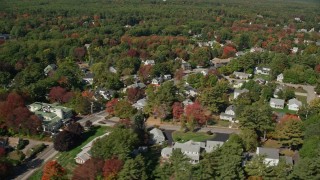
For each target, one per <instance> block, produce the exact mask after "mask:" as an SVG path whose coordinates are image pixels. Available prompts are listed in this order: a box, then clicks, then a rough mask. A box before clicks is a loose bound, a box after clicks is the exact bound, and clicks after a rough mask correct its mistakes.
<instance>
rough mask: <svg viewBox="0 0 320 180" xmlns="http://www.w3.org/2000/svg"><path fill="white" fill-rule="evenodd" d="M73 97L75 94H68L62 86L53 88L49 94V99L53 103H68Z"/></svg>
mask: <svg viewBox="0 0 320 180" xmlns="http://www.w3.org/2000/svg"><path fill="white" fill-rule="evenodd" d="M72 96H73V93H71V92H67V90H66V89H65V88H62V87H60V86H57V87H52V88H51V90H50V92H49V99H50V101H51V102H59V103H66V102H68V101H69V100H70V99H71V98H72Z"/></svg>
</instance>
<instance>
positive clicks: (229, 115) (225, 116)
mask: <svg viewBox="0 0 320 180" xmlns="http://www.w3.org/2000/svg"><path fill="white" fill-rule="evenodd" d="M235 117H236V110H235V106H234V105H230V106H229V107H227V109H226V110H225V112H224V113H221V114H220V119H222V120H227V121H234V120H235Z"/></svg>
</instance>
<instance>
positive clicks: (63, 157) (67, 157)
mask: <svg viewBox="0 0 320 180" xmlns="http://www.w3.org/2000/svg"><path fill="white" fill-rule="evenodd" d="M111 130H112V128H111V127H106V126H96V127H94V128H93V129H92V130H90V131H88V132H86V133H84V139H85V141H83V142H82V143H81V144H80V145H79V146H77V147H76V148H74V149H72V150H70V151H68V152H60V153H58V154H57V156H56V157H55V159H56V160H57V161H58V162H59V163H60V164H61V165H62V166H63V167H64V168H65V169H66V170H67V173H68V176H69V178H70V179H71V175H72V171H73V170H74V168H75V167H76V165H77V164H76V163H75V160H74V158H75V157H76V155H77V154H78V153H79V152H81V148H82V147H83V146H85V145H86V144H88V143H89V142H90V141H91V140H92V139H94V138H95V137H98V136H101V135H103V134H104V133H105V132H106V131H111ZM41 176H42V167H41V169H39V170H37V171H36V172H35V173H34V174H33V175H32V176H31V177H30V178H29V180H39V179H41Z"/></svg>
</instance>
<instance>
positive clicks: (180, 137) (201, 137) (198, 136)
mask: <svg viewBox="0 0 320 180" xmlns="http://www.w3.org/2000/svg"><path fill="white" fill-rule="evenodd" d="M214 136H215V135H214V134H213V135H208V134H207V133H204V132H186V133H184V132H181V131H175V132H173V133H172V138H173V140H174V141H176V142H186V141H189V140H193V141H206V140H209V139H212V138H214Z"/></svg>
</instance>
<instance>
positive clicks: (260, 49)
mask: <svg viewBox="0 0 320 180" xmlns="http://www.w3.org/2000/svg"><path fill="white" fill-rule="evenodd" d="M250 52H251V53H253V52H264V49H263V48H260V47H253V48H251V49H250Z"/></svg>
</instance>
